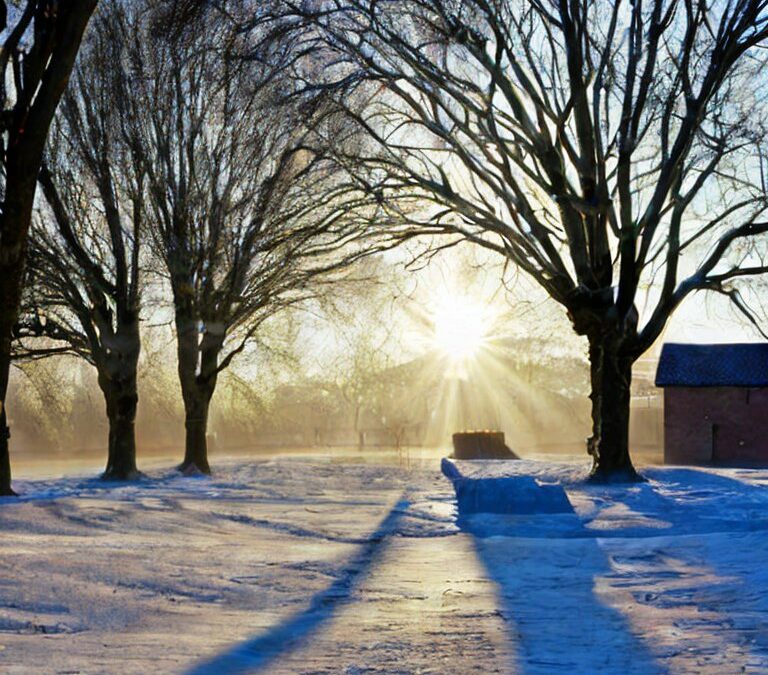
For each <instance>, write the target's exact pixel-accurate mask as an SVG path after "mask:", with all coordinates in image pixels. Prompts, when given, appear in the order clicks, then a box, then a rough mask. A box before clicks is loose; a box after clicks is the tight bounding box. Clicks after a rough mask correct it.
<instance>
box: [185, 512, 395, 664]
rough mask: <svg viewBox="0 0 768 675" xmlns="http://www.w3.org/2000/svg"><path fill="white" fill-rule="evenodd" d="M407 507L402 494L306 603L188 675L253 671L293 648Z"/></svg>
mask: <svg viewBox="0 0 768 675" xmlns="http://www.w3.org/2000/svg"><path fill="white" fill-rule="evenodd" d="M407 507H408V501H407V500H406V499H404V498H402V497H401V499H400V500H399V501H398V502H397V504H395V505H394V506H393V507H392V509H390V511H389V512H388V513H387V515H386V516H385V518H384V519H383V520H382V521H381V522H380V523H379V525H378V527H377V528H376V530H375V531H374V532H373V534H371V536H370V537H369V538H368V539H367V540H366V542H365V543H364V544H362V545H361V546H360V548H359V549H358V551H357V553H356V554H355V555H354V557H353V558H352V559H351V560H350V561H349V564H348V565H347V566H346V568H345V569H344V570H343V572H342V574H341V575H340V576H339V578H338V579H336V581H334V582H333V583H332V584H331V585H330V586H328V588H326V589H325V590H323V591H321V592H319V593H317V594H315V595H314V596H313V597H312V600H311V601H310V603H309V606H308V607H307V608H306V609H304V610H302V611H301V612H298V613H296V614H294V615H293V616H290V617H288V618H287V619H285V620H284V621H283V622H282V623H280V624H278V625H277V626H274V627H273V628H270V629H269V630H267V631H266V632H265V633H262V634H260V635H258V636H256V637H254V638H252V639H249V640H246V641H245V642H241V643H239V644H237V645H235V646H234V647H232V648H231V649H229V650H227V651H225V652H223V653H221V654H217V655H216V656H214V657H213V658H210V659H208V660H206V661H203V662H202V663H199V664H198V665H196V666H195V667H193V668H192V669H190V670H188V671H187V675H222V674H224V673H226V674H227V675H237V674H238V673H252V672H256V671H259V670H261V669H263V668H265V667H266V666H268V665H269V664H270V663H271V662H273V661H274V660H275V659H277V658H279V657H280V656H282V655H284V654H286V653H288V652H290V651H292V650H294V649H296V648H297V647H299V646H300V645H301V644H303V643H304V642H305V641H306V640H307V639H308V638H309V637H311V635H312V634H313V633H315V632H316V631H317V630H319V629H320V628H321V627H322V626H323V624H325V623H327V622H328V621H329V620H330V619H331V618H332V617H333V615H334V614H335V613H336V612H338V611H339V609H340V608H341V607H343V606H344V605H345V604H346V603H347V602H349V600H350V596H351V594H352V592H353V591H354V589H355V587H356V586H357V585H358V584H359V583H360V582H361V580H362V579H363V578H364V577H365V576H366V574H367V573H368V572H369V571H370V570H371V568H372V567H373V565H374V563H375V562H376V560H378V558H379V556H380V555H381V553H382V551H383V542H384V540H385V539H386V538H387V537H388V536H389V535H390V534H392V533H393V532H394V531H395V529H396V527H397V523H398V521H399V520H400V518H402V515H403V513H404V512H405V511H406V509H407Z"/></svg>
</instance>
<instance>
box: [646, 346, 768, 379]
mask: <svg viewBox="0 0 768 675" xmlns="http://www.w3.org/2000/svg"><path fill="white" fill-rule="evenodd" d="M656 386H658V387H768V343H762V342H758V343H742V344H714V345H691V344H675V343H668V344H665V345H664V347H663V348H662V350H661V358H660V359H659V367H658V368H657V370H656Z"/></svg>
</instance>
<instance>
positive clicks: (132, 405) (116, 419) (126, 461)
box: [99, 377, 141, 480]
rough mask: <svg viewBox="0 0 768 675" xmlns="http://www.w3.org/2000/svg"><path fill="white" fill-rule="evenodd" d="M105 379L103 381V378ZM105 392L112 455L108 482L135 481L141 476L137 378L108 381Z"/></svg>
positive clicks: (108, 460) (105, 476) (106, 478)
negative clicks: (138, 451) (137, 448)
mask: <svg viewBox="0 0 768 675" xmlns="http://www.w3.org/2000/svg"><path fill="white" fill-rule="evenodd" d="M99 379H101V378H99ZM102 389H105V391H104V397H105V398H106V402H107V418H108V419H109V453H108V456H107V468H106V469H105V471H104V473H103V474H102V478H103V479H104V480H135V479H136V478H139V477H140V476H141V473H140V472H139V470H138V469H137V468H136V407H137V404H138V400H139V397H138V395H137V393H136V379H135V377H134V378H131V379H129V380H128V381H127V382H119V383H115V382H107V383H106V384H105V385H104V386H103V387H102Z"/></svg>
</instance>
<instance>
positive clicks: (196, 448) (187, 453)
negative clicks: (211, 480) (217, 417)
mask: <svg viewBox="0 0 768 675" xmlns="http://www.w3.org/2000/svg"><path fill="white" fill-rule="evenodd" d="M192 398H193V399H194V400H191V401H190V402H189V403H188V404H185V420H184V426H185V429H186V442H185V447H184V461H183V462H182V463H181V464H180V465H179V471H181V472H183V473H194V472H196V471H199V472H200V473H204V474H210V473H211V467H210V465H209V464H208V408H209V403H210V399H208V398H207V397H206V395H205V394H204V393H197V394H195V395H193V396H192Z"/></svg>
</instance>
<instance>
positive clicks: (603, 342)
mask: <svg viewBox="0 0 768 675" xmlns="http://www.w3.org/2000/svg"><path fill="white" fill-rule="evenodd" d="M589 360H590V370H591V388H592V393H591V394H590V398H591V399H592V436H591V438H589V440H588V441H587V451H588V452H589V454H590V455H592V472H591V479H592V480H593V481H595V482H615V483H624V482H637V481H641V480H642V478H641V477H640V476H639V475H638V473H637V472H636V471H635V468H634V466H632V460H631V458H630V456H629V403H630V385H631V382H632V358H631V357H628V356H626V355H623V354H622V353H621V347H620V343H619V342H618V340H614V339H611V338H610V337H608V338H606V337H605V336H604V335H603V336H599V337H596V338H590V345H589Z"/></svg>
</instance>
